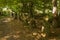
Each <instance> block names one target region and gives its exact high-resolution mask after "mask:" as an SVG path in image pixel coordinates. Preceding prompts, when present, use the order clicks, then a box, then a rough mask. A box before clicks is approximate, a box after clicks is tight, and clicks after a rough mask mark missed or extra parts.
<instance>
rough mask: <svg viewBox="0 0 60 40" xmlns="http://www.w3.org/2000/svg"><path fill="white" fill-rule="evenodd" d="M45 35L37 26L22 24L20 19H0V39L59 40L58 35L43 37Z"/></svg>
mask: <svg viewBox="0 0 60 40" xmlns="http://www.w3.org/2000/svg"><path fill="white" fill-rule="evenodd" d="M42 35H43V36H42ZM45 35H46V34H43V33H42V34H41V33H40V29H38V28H35V29H33V28H30V27H27V26H24V25H23V23H22V22H21V21H20V20H10V19H9V18H7V21H6V18H3V19H0V40H60V37H57V36H52V37H47V38H45V37H44V36H45ZM59 36H60V34H59ZM42 37H43V38H42Z"/></svg>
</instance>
